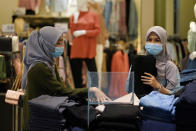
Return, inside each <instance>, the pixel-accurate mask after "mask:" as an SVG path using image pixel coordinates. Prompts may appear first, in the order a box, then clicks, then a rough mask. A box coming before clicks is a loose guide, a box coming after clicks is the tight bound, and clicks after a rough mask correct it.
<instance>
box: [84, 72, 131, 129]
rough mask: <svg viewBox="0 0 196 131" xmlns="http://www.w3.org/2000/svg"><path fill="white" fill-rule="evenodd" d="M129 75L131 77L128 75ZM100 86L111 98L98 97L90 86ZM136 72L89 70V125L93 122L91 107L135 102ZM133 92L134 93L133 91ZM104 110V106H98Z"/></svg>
mask: <svg viewBox="0 0 196 131" xmlns="http://www.w3.org/2000/svg"><path fill="white" fill-rule="evenodd" d="M128 76H129V77H128ZM93 87H96V88H99V89H100V90H101V91H102V93H104V95H105V96H107V97H108V98H109V100H104V99H101V100H100V99H97V97H96V94H94V92H92V91H90V88H93ZM132 87H134V72H130V73H128V72H101V73H100V72H88V114H87V117H88V118H87V120H88V126H89V124H90V122H91V119H92V118H93V117H91V111H90V107H91V106H93V107H98V106H100V105H106V104H112V103H114V102H115V103H116V102H118V103H126V104H127V103H129V104H133V102H134V95H129V94H132V93H134V88H132ZM131 92H132V93H131ZM98 108H100V110H102V108H103V107H102V106H100V107H98Z"/></svg>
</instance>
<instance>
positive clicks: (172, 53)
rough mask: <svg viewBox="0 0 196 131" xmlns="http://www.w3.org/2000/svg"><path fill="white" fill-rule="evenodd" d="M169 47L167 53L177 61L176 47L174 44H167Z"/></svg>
mask: <svg viewBox="0 0 196 131" xmlns="http://www.w3.org/2000/svg"><path fill="white" fill-rule="evenodd" d="M166 47H167V52H168V54H169V55H170V56H171V59H172V60H174V61H177V52H176V48H175V46H174V43H169V42H168V43H167V44H166Z"/></svg>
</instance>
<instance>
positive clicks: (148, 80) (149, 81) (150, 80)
mask: <svg viewBox="0 0 196 131" xmlns="http://www.w3.org/2000/svg"><path fill="white" fill-rule="evenodd" d="M144 74H145V75H146V76H141V81H142V82H143V84H146V85H150V86H152V87H153V88H155V89H159V88H160V87H161V84H160V83H159V82H158V81H157V80H156V78H155V77H154V76H153V75H151V74H150V73H146V72H145V73H144Z"/></svg>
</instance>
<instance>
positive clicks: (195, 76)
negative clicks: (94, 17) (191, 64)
mask: <svg viewBox="0 0 196 131" xmlns="http://www.w3.org/2000/svg"><path fill="white" fill-rule="evenodd" d="M193 80H196V69H185V70H183V71H182V72H181V73H180V85H184V86H185V85H186V84H188V83H190V82H192V81H193Z"/></svg>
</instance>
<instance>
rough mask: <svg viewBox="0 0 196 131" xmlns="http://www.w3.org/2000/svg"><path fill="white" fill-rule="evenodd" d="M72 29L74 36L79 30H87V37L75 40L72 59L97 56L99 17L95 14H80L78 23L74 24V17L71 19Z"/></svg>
mask: <svg viewBox="0 0 196 131" xmlns="http://www.w3.org/2000/svg"><path fill="white" fill-rule="evenodd" d="M70 29H71V33H72V34H73V32H74V31H77V30H86V35H83V36H80V37H76V38H74V39H73V43H72V44H73V45H72V47H71V56H70V57H71V59H73V58H90V59H91V58H94V57H95V56H96V44H97V42H96V40H97V36H98V35H99V33H100V24H99V17H98V15H97V14H96V13H93V12H80V13H79V18H78V22H77V23H74V16H72V17H71V19H70Z"/></svg>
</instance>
